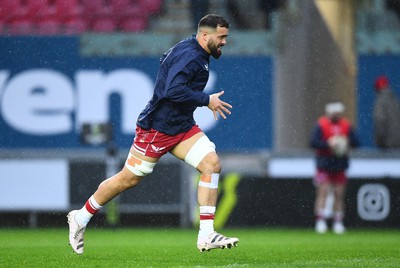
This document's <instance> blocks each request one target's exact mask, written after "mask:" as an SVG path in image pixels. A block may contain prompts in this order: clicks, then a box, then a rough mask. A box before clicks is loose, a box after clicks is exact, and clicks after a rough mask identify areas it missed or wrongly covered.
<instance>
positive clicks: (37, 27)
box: [0, 0, 163, 35]
mask: <svg viewBox="0 0 400 268" xmlns="http://www.w3.org/2000/svg"><path fill="white" fill-rule="evenodd" d="M162 1H163V0H1V5H0V34H1V33H3V34H4V33H6V34H11V35H13V34H18V35H21V34H33V35H34V34H39V35H43V34H46V35H51V34H81V33H84V32H87V31H90V32H102V33H104V32H114V31H116V32H118V31H122V32H124V31H126V32H140V31H143V30H146V29H147V27H148V20H149V16H151V15H152V14H156V13H157V12H159V11H160V10H161V6H162Z"/></svg>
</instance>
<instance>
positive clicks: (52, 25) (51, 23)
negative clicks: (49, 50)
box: [36, 20, 61, 35]
mask: <svg viewBox="0 0 400 268" xmlns="http://www.w3.org/2000/svg"><path fill="white" fill-rule="evenodd" d="M60 33H61V24H60V22H58V21H56V20H43V21H40V22H38V23H37V24H36V34H39V35H56V34H60Z"/></svg>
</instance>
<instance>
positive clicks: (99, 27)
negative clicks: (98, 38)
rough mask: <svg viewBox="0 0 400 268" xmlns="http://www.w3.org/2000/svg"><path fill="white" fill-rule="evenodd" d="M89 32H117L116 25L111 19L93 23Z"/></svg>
mask: <svg viewBox="0 0 400 268" xmlns="http://www.w3.org/2000/svg"><path fill="white" fill-rule="evenodd" d="M91 30H92V31H94V32H102V33H110V32H113V31H116V30H117V25H116V23H115V21H114V20H113V19H111V18H104V19H98V20H95V21H94V22H93V24H92V27H91Z"/></svg>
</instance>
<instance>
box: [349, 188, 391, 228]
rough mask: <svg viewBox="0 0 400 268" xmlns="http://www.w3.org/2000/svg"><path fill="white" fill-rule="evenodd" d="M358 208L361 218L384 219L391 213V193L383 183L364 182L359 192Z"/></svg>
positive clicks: (368, 219)
mask: <svg viewBox="0 0 400 268" xmlns="http://www.w3.org/2000/svg"><path fill="white" fill-rule="evenodd" d="M357 210H358V215H359V216H360V218H361V219H363V220H366V221H382V220H384V219H385V218H386V217H387V216H388V215H389V213H390V193H389V190H388V188H387V187H386V186H385V185H383V184H379V183H376V184H372V183H371V184H364V185H362V186H361V187H360V189H359V190H358V194H357Z"/></svg>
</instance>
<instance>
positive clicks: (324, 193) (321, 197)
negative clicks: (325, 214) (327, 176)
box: [314, 183, 331, 217]
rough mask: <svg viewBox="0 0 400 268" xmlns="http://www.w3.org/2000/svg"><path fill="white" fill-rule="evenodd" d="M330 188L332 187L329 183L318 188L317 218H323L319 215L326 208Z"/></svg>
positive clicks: (315, 207)
mask: <svg viewBox="0 0 400 268" xmlns="http://www.w3.org/2000/svg"><path fill="white" fill-rule="evenodd" d="M330 187H331V185H330V184H329V183H321V184H320V185H319V186H317V189H316V196H315V205H314V213H315V215H316V216H317V217H318V216H322V215H319V214H321V211H323V210H324V208H325V203H326V198H327V197H328V193H329V190H330Z"/></svg>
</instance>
